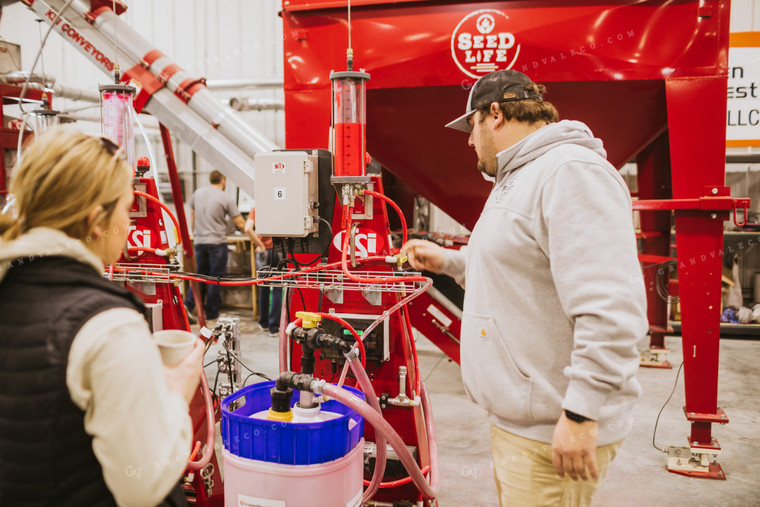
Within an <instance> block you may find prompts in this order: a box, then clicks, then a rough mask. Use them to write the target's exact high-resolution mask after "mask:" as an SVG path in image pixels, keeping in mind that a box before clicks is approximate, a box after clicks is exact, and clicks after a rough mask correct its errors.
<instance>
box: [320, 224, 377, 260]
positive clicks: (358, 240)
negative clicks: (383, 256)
mask: <svg viewBox="0 0 760 507" xmlns="http://www.w3.org/2000/svg"><path fill="white" fill-rule="evenodd" d="M345 233H346V231H340V232H339V233H338V234H336V235H335V237H334V238H333V242H332V244H333V247H335V248H336V249H337V250H338V251H342V248H343V235H344V234H345ZM354 240H355V241H354V244H355V246H356V256H357V257H359V258H364V257H369V256H370V255H375V254H376V253H378V252H379V251H381V250H382V249H383V248H384V247H385V242H384V241H383V239H382V237H378V235H377V233H376V232H373V231H372V230H370V229H363V228H361V227H360V228H359V229H357V231H356V235H355V236H354Z"/></svg>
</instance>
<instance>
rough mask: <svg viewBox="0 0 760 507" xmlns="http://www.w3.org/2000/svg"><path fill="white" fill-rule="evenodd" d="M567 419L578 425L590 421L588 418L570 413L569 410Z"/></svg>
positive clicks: (566, 415) (566, 412)
mask: <svg viewBox="0 0 760 507" xmlns="http://www.w3.org/2000/svg"><path fill="white" fill-rule="evenodd" d="M565 417H567V418H568V419H570V420H571V421H575V422H577V423H582V422H586V421H590V420H591V419H589V418H588V417H583V416H582V415H580V414H576V413H575V412H570V411H569V410H567V409H565Z"/></svg>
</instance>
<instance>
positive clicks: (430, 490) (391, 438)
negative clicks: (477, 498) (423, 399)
mask: <svg viewBox="0 0 760 507" xmlns="http://www.w3.org/2000/svg"><path fill="white" fill-rule="evenodd" d="M422 390H423V392H425V389H424V384H423V387H422ZM322 392H323V393H324V394H326V395H327V396H330V397H332V398H335V399H336V400H338V401H339V402H341V403H343V404H344V405H346V406H348V407H350V408H352V409H354V410H355V411H357V412H359V413H360V414H361V415H362V417H364V420H365V421H367V422H369V423H370V424H371V425H372V426H373V427H374V428H375V432H376V433H382V434H383V435H384V436H385V437H386V438H387V439H388V442H389V443H390V444H391V447H393V450H395V451H396V454H397V455H398V456H399V458H400V459H401V463H403V465H404V468H406V470H407V471H408V472H409V476H410V477H411V478H412V481H413V482H414V485H415V486H417V489H419V490H420V492H421V493H422V496H424V497H425V498H427V499H428V500H432V499H434V498H435V497H436V494H437V490H438V470H437V468H438V448H437V446H436V445H435V441H434V440H433V441H430V442H429V445H430V463H431V467H432V465H433V464H435V467H432V470H431V475H430V484H428V482H427V480H426V479H425V476H424V475H423V474H422V471H421V470H420V467H419V466H418V465H417V462H416V461H414V456H412V454H411V453H410V452H409V449H407V447H406V444H404V441H403V440H402V439H401V437H400V436H399V435H398V433H396V431H395V430H394V429H393V427H392V426H391V425H390V424H389V423H388V421H386V420H385V419H383V416H382V415H380V414H378V413H377V412H375V411H374V410H373V409H372V408H371V407H370V406H369V405H368V404H367V403H365V402H364V401H363V400H361V399H360V398H358V397H357V396H356V395H354V394H351V393H349V392H348V391H346V390H344V389H339V388H337V387H335V386H334V385H332V384H324V385H323V386H322ZM425 405H427V410H426V409H425ZM429 409H430V406H429V403H427V404H423V413H426V412H429ZM432 422H433V419H432V414H429V415H426V417H425V423H426V426H427V429H428V430H430V429H431V428H432ZM433 436H435V435H433ZM428 440H430V438H428ZM434 453H435V454H434ZM433 458H435V461H433Z"/></svg>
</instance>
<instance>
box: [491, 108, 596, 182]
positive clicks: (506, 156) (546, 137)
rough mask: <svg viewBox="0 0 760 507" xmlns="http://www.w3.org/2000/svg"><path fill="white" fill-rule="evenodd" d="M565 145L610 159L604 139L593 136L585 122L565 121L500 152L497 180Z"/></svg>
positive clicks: (549, 126)
mask: <svg viewBox="0 0 760 507" xmlns="http://www.w3.org/2000/svg"><path fill="white" fill-rule="evenodd" d="M564 144H573V145H576V146H582V147H584V148H588V149H589V150H591V151H593V152H594V153H596V154H597V155H599V156H601V157H602V158H605V159H606V158H607V152H606V151H605V150H604V147H603V144H602V140H601V139H599V138H596V137H594V134H592V133H591V130H589V128H588V127H587V126H586V124H585V123H581V122H579V121H574V120H562V121H560V122H557V123H550V124H549V125H546V126H544V127H541V128H540V129H538V130H536V131H535V132H533V133H532V134H530V135H528V136H526V137H525V138H523V139H521V140H520V141H519V142H518V143H516V144H514V145H513V146H510V147H509V148H507V149H506V150H504V151H502V152H500V153H498V154H497V155H496V159H497V161H498V164H499V170H498V172H497V175H496V181H500V180H501V179H502V178H504V176H506V175H507V174H508V173H510V172H512V171H514V170H515V169H519V168H521V167H522V166H524V165H525V164H528V163H530V162H533V161H534V160H535V159H537V158H538V157H540V156H542V155H544V154H545V153H547V152H548V151H550V150H553V149H555V148H557V147H558V146H561V145H564Z"/></svg>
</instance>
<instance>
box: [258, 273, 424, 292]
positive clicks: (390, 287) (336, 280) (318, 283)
mask: <svg viewBox="0 0 760 507" xmlns="http://www.w3.org/2000/svg"><path fill="white" fill-rule="evenodd" d="M351 274H352V275H354V276H356V277H358V278H385V279H389V278H398V279H399V281H398V282H387V283H380V284H376V283H364V282H357V281H355V280H351V279H350V278H348V277H347V276H346V274H345V273H344V272H343V271H341V270H339V269H326V270H323V271H314V272H312V273H302V272H299V271H278V270H271V271H269V270H267V271H261V272H259V279H263V280H265V281H264V282H263V283H261V284H259V285H260V286H263V287H291V288H298V289H320V290H323V291H329V290H351V291H363V292H367V291H371V292H379V293H411V292H413V291H414V290H416V289H417V288H418V287H419V286H420V285H421V283H422V282H411V281H405V280H402V278H407V277H410V276H421V275H420V273H417V272H409V271H405V272H393V271H388V272H385V271H379V272H378V271H352V272H351ZM279 276H287V277H288V278H279V279H274V280H273V279H272V278H276V277H279Z"/></svg>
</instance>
